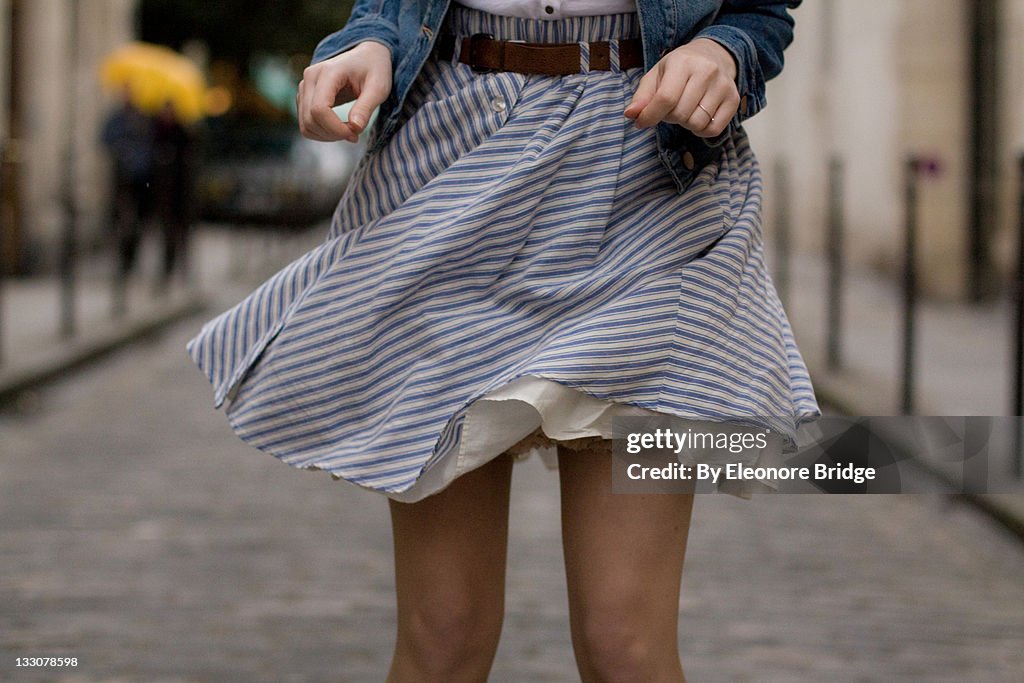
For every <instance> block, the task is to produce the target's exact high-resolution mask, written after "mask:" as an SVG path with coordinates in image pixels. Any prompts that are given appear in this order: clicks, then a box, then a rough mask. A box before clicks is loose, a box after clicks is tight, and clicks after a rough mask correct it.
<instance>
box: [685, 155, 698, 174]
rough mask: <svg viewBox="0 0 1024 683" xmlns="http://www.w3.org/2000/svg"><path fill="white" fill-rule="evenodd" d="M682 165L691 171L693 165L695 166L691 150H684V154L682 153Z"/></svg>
mask: <svg viewBox="0 0 1024 683" xmlns="http://www.w3.org/2000/svg"><path fill="white" fill-rule="evenodd" d="M683 166H685V167H686V170H687V171H692V170H693V167H694V166H696V163H695V162H694V160H693V153H692V152H686V153H685V154H683Z"/></svg>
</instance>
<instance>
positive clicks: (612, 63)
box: [608, 38, 622, 72]
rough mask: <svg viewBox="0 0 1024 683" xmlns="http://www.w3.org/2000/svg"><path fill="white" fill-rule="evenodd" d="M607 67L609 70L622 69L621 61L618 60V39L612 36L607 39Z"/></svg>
mask: <svg viewBox="0 0 1024 683" xmlns="http://www.w3.org/2000/svg"><path fill="white" fill-rule="evenodd" d="M608 68H609V69H610V70H611V71H615V72H618V71H622V66H621V62H619V39H618V38H614V39H612V40H609V41H608Z"/></svg>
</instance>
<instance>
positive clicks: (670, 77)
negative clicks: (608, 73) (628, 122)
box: [636, 63, 689, 128]
mask: <svg viewBox="0 0 1024 683" xmlns="http://www.w3.org/2000/svg"><path fill="white" fill-rule="evenodd" d="M651 71H652V72H654V74H655V76H654V78H655V83H656V85H655V87H654V90H653V92H651V93H650V96H649V97H648V98H647V104H646V105H645V106H644V108H643V109H642V110H641V111H640V112H639V114H638V115H637V117H636V125H637V127H638V128H647V127H649V126H653V125H654V124H656V123H657V122H658V121H663V120H665V117H666V116H668V115H669V113H670V112H671V111H672V110H673V109H675V107H676V106H677V105H678V103H679V98H680V97H681V96H682V94H683V90H684V88H685V87H686V86H687V83H688V80H689V74H688V73H687V72H686V70H685V69H680V68H677V66H676V65H673V64H664V65H662V64H660V63H659V66H656V67H655V68H654V69H651ZM648 75H650V74H648ZM645 78H646V76H645Z"/></svg>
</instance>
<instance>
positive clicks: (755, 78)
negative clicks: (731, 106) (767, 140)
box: [695, 0, 802, 124]
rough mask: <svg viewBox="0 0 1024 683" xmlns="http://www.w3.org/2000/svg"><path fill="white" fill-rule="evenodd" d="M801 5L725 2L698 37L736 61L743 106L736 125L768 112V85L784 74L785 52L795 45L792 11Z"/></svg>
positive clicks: (773, 0)
mask: <svg viewBox="0 0 1024 683" xmlns="http://www.w3.org/2000/svg"><path fill="white" fill-rule="evenodd" d="M801 2H802V0H725V2H724V3H723V4H722V9H721V11H720V12H719V13H718V16H717V17H716V18H715V21H714V22H712V23H711V24H710V25H709V26H706V27H705V28H704V29H702V30H701V31H700V32H699V33H698V34H697V35H696V36H695V37H696V38H710V39H712V40H714V41H715V42H717V43H719V44H720V45H722V47H724V48H725V49H726V50H728V51H729V52H730V53H731V54H732V56H733V58H734V59H735V60H736V65H737V72H736V87H737V89H738V90H739V94H740V101H741V103H742V104H741V106H740V110H739V112H738V113H737V115H736V118H735V119H734V120H733V123H734V124H739V123H742V122H743V120H744V119H747V118H750V117H751V116H753V115H754V114H756V113H757V112H759V111H761V109H763V108H764V106H765V104H766V102H765V83H766V82H767V81H768V80H769V79H772V78H774V77H775V76H777V75H779V73H780V72H781V71H782V61H783V60H782V51H783V50H784V49H785V48H786V47H787V46H788V45H789V44H790V43H791V42H793V17H791V16H790V14H789V10H790V9H794V8H796V7H797V5H799V4H800V3H801Z"/></svg>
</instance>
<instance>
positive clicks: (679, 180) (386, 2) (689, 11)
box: [313, 0, 802, 192]
mask: <svg viewBox="0 0 1024 683" xmlns="http://www.w3.org/2000/svg"><path fill="white" fill-rule="evenodd" d="M801 1H802V0H685V1H684V2H679V1H678V0H637V2H636V5H637V13H638V15H639V20H640V34H641V39H642V43H643V49H644V69H645V70H650V69H651V68H652V67H653V66H654V65H655V64H656V63H657V61H658V60H659V59H661V57H662V56H664V55H665V54H667V53H668V52H669V51H670V50H672V49H674V48H676V47H678V46H680V45H683V44H685V43H687V42H689V41H691V40H693V39H694V38H710V39H712V40H714V41H716V42H718V43H719V44H720V45H722V46H723V47H725V48H726V49H727V50H728V51H729V52H730V53H731V54H732V56H733V58H734V59H735V60H736V65H737V76H736V85H737V88H738V89H739V94H740V107H739V111H738V112H737V114H736V116H735V117H734V118H733V120H732V121H731V122H730V123H729V127H728V128H727V129H726V130H725V131H724V132H723V133H722V134H721V135H719V136H717V137H715V138H701V137H698V136H696V135H694V134H693V133H691V132H690V131H688V130H686V129H685V128H683V127H682V126H679V125H676V124H671V123H665V122H662V123H659V124H658V125H657V138H658V152H659V155H660V156H661V160H662V162H663V163H664V164H665V166H666V167H667V168H668V170H669V172H670V173H671V174H672V177H673V179H674V180H675V182H676V186H677V187H678V189H679V191H680V192H682V191H684V190H685V189H686V188H687V187H688V186H689V185H690V183H691V182H692V181H693V179H694V178H695V177H696V176H697V173H698V172H699V171H700V170H701V168H703V167H704V166H705V165H706V164H708V163H709V162H711V161H713V160H715V159H716V158H717V154H718V150H719V146H720V145H721V143H722V142H723V141H724V140H725V138H726V137H727V136H729V135H730V134H731V133H733V132H734V131H735V129H736V128H737V127H738V126H739V125H741V124H742V122H743V121H744V120H745V119H747V118H749V117H751V116H753V115H754V114H756V113H757V112H758V111H760V110H761V109H762V108H763V107H764V106H765V82H766V81H767V80H768V79H770V78H773V77H774V76H776V75H778V73H779V72H780V71H782V61H783V60H782V52H783V50H784V49H785V48H786V46H788V45H789V43H790V42H791V41H792V39H793V18H792V17H791V16H790V14H789V11H788V10H789V9H791V8H795V7H796V6H797V5H799V4H800V2H801ZM450 2H451V0H356V2H355V6H354V7H353V9H352V14H351V16H350V17H349V20H348V23H346V25H345V27H344V28H342V29H341V30H339V31H337V32H335V33H332V34H330V35H329V36H327V37H326V38H324V39H323V40H322V41H320V43H319V44H318V45H317V47H316V50H315V51H314V53H313V63H314V64H315V63H317V62H321V61H323V60H325V59H329V58H330V57H333V56H334V55H337V54H338V53H341V52H344V51H345V50H348V49H349V48H351V47H354V46H355V45H356V44H357V43H360V42H362V41H365V40H374V41H376V42H379V43H382V44H384V45H387V46H388V48H390V50H391V58H392V64H393V65H394V79H393V85H392V89H391V93H390V95H389V96H388V98H387V99H386V100H385V101H384V102H383V103H382V104H381V107H380V111H379V112H378V122H377V126H379V130H378V131H377V136H376V139H375V140H374V143H373V146H372V147H371V151H373V150H376V149H379V148H380V147H381V146H382V145H383V144H384V143H385V142H386V141H387V139H388V138H389V137H390V135H391V134H392V133H394V131H395V128H396V126H397V125H398V117H399V114H400V113H401V110H402V102H403V101H404V100H405V97H406V94H407V93H408V92H409V88H410V86H411V85H412V82H413V80H414V79H415V78H416V75H417V74H418V73H419V70H420V68H421V67H422V66H423V64H424V62H426V60H427V57H428V56H429V54H430V51H431V49H432V48H433V45H434V41H435V40H436V38H437V35H438V30H439V28H440V26H441V22H442V19H443V18H444V15H445V12H446V11H447V10H448V6H449V4H450Z"/></svg>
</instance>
